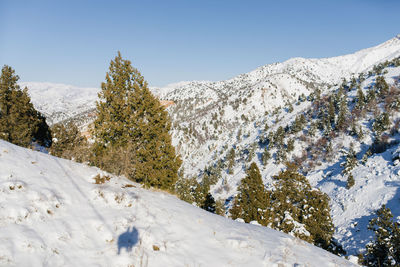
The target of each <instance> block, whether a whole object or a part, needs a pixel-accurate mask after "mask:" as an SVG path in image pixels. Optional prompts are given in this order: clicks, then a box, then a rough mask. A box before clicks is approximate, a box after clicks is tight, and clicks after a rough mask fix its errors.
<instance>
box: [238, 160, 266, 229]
mask: <svg viewBox="0 0 400 267" xmlns="http://www.w3.org/2000/svg"><path fill="white" fill-rule="evenodd" d="M267 203H268V195H267V192H266V190H265V188H264V184H263V181H262V179H261V174H260V170H259V169H258V167H257V164H256V163H254V162H253V163H251V165H250V168H249V169H248V170H247V175H246V177H244V178H243V179H242V180H241V181H240V185H239V187H238V194H237V195H236V196H235V199H234V200H233V206H232V208H231V210H230V213H231V217H232V219H237V218H242V219H243V220H244V221H245V222H246V223H249V222H251V221H257V222H259V223H260V224H262V225H266V224H267V221H266V219H267V217H266V214H265V213H266V208H267Z"/></svg>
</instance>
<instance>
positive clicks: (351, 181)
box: [346, 173, 355, 189]
mask: <svg viewBox="0 0 400 267" xmlns="http://www.w3.org/2000/svg"><path fill="white" fill-rule="evenodd" d="M354 183H355V181H354V177H353V175H352V174H351V173H350V174H349V176H348V177H347V185H346V188H347V189H350V188H351V187H352V186H353V185H354Z"/></svg>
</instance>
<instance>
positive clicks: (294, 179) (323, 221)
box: [269, 163, 334, 249]
mask: <svg viewBox="0 0 400 267" xmlns="http://www.w3.org/2000/svg"><path fill="white" fill-rule="evenodd" d="M274 180H275V183H274V187H275V190H274V191H273V192H272V193H271V197H270V199H271V202H270V205H269V206H270V207H271V209H272V210H273V212H274V213H273V215H272V216H273V219H272V224H273V225H272V227H273V228H275V229H279V230H281V231H284V232H286V233H292V234H294V235H295V236H297V237H299V238H301V239H304V240H306V241H308V242H312V243H314V244H315V245H318V246H320V247H322V248H324V249H328V247H329V246H330V245H331V240H332V235H333V232H334V227H333V223H332V219H331V217H330V208H329V197H328V196H327V195H326V194H324V193H322V192H320V191H319V190H317V189H313V188H312V187H311V186H310V184H309V183H308V181H307V179H306V177H304V176H303V175H301V174H299V173H298V172H297V166H296V165H294V164H293V163H288V164H287V169H286V170H285V171H282V172H281V173H279V175H277V176H275V177H274ZM299 225H303V227H304V228H305V229H306V231H307V232H308V234H307V233H305V231H304V230H303V229H301V227H300V228H299Z"/></svg>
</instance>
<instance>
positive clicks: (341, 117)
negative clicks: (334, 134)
mask: <svg viewBox="0 0 400 267" xmlns="http://www.w3.org/2000/svg"><path fill="white" fill-rule="evenodd" d="M348 115H349V110H348V108H347V100H346V98H345V97H343V98H342V99H341V101H340V105H339V114H338V117H337V121H336V126H337V128H338V129H339V130H341V131H344V130H345V129H347V126H348Z"/></svg>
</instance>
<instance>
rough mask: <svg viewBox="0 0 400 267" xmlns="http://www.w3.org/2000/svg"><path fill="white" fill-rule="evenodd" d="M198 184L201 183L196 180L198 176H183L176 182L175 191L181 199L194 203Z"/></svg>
mask: <svg viewBox="0 0 400 267" xmlns="http://www.w3.org/2000/svg"><path fill="white" fill-rule="evenodd" d="M198 185H199V183H198V182H197V181H196V178H194V177H192V178H184V177H181V178H179V180H178V181H177V182H176V185H175V192H176V194H177V195H178V197H179V198H180V199H181V200H183V201H186V202H188V203H190V204H193V203H195V202H196V199H195V194H194V193H195V190H196V187H197V186H198Z"/></svg>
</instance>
